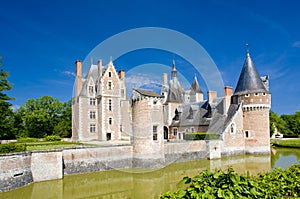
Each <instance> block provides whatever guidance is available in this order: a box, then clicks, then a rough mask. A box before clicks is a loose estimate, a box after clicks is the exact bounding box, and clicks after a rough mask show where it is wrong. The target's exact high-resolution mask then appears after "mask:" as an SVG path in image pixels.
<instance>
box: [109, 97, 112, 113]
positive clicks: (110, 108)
mask: <svg viewBox="0 0 300 199" xmlns="http://www.w3.org/2000/svg"><path fill="white" fill-rule="evenodd" d="M108 110H109V111H111V110H112V106H111V99H110V100H108Z"/></svg>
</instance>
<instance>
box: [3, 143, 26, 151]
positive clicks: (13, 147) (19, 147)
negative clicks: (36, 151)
mask: <svg viewBox="0 0 300 199" xmlns="http://www.w3.org/2000/svg"><path fill="white" fill-rule="evenodd" d="M21 151H26V144H24V143H15V142H11V143H8V144H0V153H2V154H3V153H13V152H21Z"/></svg>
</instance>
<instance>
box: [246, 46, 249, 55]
mask: <svg viewBox="0 0 300 199" xmlns="http://www.w3.org/2000/svg"><path fill="white" fill-rule="evenodd" d="M246 53H247V55H249V44H247V43H246Z"/></svg>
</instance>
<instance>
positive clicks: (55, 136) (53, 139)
mask: <svg viewBox="0 0 300 199" xmlns="http://www.w3.org/2000/svg"><path fill="white" fill-rule="evenodd" d="M43 140H44V141H46V142H47V141H49V142H52V141H61V137H59V136H58V135H48V136H46V137H45V138H44V139H43Z"/></svg>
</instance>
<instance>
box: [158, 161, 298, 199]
mask: <svg viewBox="0 0 300 199" xmlns="http://www.w3.org/2000/svg"><path fill="white" fill-rule="evenodd" d="M179 186H180V188H179V189H178V190H177V191H175V192H170V191H169V192H166V193H164V194H163V195H162V196H161V197H160V198H161V199H177V198H191V199H192V198H274V199H275V198H298V197H300V164H296V165H293V166H291V167H289V168H287V169H286V170H282V169H281V168H276V169H274V170H273V171H272V172H268V173H263V174H259V175H258V176H245V175H239V174H237V173H236V172H235V171H234V170H233V169H232V168H229V169H228V170H227V171H222V170H217V171H215V172H212V171H209V170H204V171H202V172H201V173H200V174H199V175H197V176H195V177H193V178H190V177H184V178H183V179H182V180H181V181H180V182H179Z"/></svg>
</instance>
